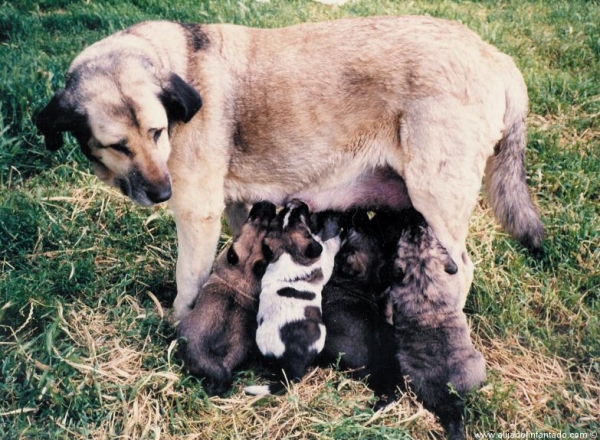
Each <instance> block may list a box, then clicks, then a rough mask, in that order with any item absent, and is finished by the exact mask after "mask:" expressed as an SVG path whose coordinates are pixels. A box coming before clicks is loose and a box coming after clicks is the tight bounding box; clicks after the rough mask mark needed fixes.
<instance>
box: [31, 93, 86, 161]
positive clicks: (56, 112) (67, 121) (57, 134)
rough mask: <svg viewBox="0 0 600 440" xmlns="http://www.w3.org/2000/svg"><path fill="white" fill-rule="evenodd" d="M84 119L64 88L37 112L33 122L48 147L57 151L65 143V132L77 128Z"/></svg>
mask: <svg viewBox="0 0 600 440" xmlns="http://www.w3.org/2000/svg"><path fill="white" fill-rule="evenodd" d="M82 119H83V117H82V116H81V115H78V114H77V113H76V112H75V108H74V107H73V105H72V104H71V103H69V100H68V99H67V98H66V94H65V91H64V90H62V91H60V92H57V93H56V94H55V95H54V97H53V98H52V99H51V100H50V102H49V103H48V105H46V107H44V108H43V109H41V110H39V111H38V112H36V114H35V116H34V117H33V122H34V124H35V126H36V127H37V129H38V130H39V131H40V132H41V133H42V135H43V136H44V140H45V141H46V147H47V148H48V149H49V150H51V151H56V150H58V149H59V148H60V147H62V145H63V133H64V132H65V131H74V130H76V129H77V125H78V124H80V123H81V122H82Z"/></svg>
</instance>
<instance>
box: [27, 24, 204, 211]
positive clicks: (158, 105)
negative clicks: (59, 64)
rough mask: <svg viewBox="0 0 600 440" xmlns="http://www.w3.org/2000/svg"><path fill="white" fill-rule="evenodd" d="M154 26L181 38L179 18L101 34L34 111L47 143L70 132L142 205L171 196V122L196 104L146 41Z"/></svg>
mask: <svg viewBox="0 0 600 440" xmlns="http://www.w3.org/2000/svg"><path fill="white" fill-rule="evenodd" d="M153 27H154V28H157V29H154V31H155V32H156V33H157V34H159V35H161V38H164V41H168V40H169V35H165V33H170V34H173V35H172V36H173V38H174V39H177V38H179V39H184V38H185V36H184V30H183V28H182V27H181V26H179V27H177V25H174V24H170V23H160V22H157V23H146V24H143V25H138V26H137V27H134V28H131V29H128V30H126V31H123V32H120V33H117V34H115V35H113V36H111V37H108V38H106V39H104V40H101V41H100V42H98V43H96V44H94V45H92V46H90V47H88V48H87V49H85V50H84V51H83V52H82V53H81V54H80V55H79V56H78V57H77V58H76V59H75V60H74V61H73V63H72V64H71V67H70V69H69V71H68V73H67V81H66V86H65V88H64V90H60V91H59V92H57V93H56V94H55V95H54V97H53V98H52V100H51V101H50V102H49V103H48V105H47V106H46V107H45V108H43V109H42V110H40V111H39V112H38V113H37V114H36V116H35V124H36V126H37V127H38V129H39V130H40V131H41V132H42V134H43V135H44V138H45V141H46V146H47V147H48V148H49V149H51V150H57V149H58V148H60V147H61V146H62V144H63V133H64V132H67V131H68V132H71V133H72V134H73V135H74V136H75V138H76V139H77V141H78V142H79V144H80V145H81V148H82V150H83V153H84V154H85V155H86V156H87V157H88V158H89V159H90V160H91V161H92V163H93V166H94V170H95V172H96V175H97V176H98V177H99V178H100V179H101V180H102V181H104V182H106V183H108V184H110V185H112V186H116V187H118V188H120V189H121V191H122V192H123V193H124V194H125V195H127V196H128V197H130V198H132V199H133V200H134V201H136V202H137V203H139V204H141V205H152V204H154V203H160V202H164V201H165V200H168V199H169V198H170V197H171V176H170V174H169V170H168V168H167V160H168V158H169V154H170V151H171V145H170V142H169V126H170V125H172V124H174V123H176V122H188V121H189V120H190V119H191V118H192V117H193V116H194V115H195V114H196V112H197V111H198V110H199V109H200V107H201V106H202V100H201V98H200V94H199V93H198V91H197V90H196V89H194V88H193V87H192V86H191V85H189V84H188V83H186V82H185V81H184V80H183V79H182V78H181V77H180V76H178V75H177V74H176V73H173V72H172V71H171V68H172V66H171V65H169V66H165V65H164V62H163V58H162V57H161V56H162V55H163V53H161V52H160V51H159V50H158V49H157V48H156V47H152V45H151V44H149V38H150V37H149V34H150V32H149V31H152V28H153ZM174 46H177V45H176V44H174ZM181 46H183V47H184V48H185V46H186V45H185V41H183V44H181ZM157 50H158V51H159V53H158V54H157V53H156V52H157ZM182 57H185V55H184V54H183V53H182V54H180V59H183V58H182Z"/></svg>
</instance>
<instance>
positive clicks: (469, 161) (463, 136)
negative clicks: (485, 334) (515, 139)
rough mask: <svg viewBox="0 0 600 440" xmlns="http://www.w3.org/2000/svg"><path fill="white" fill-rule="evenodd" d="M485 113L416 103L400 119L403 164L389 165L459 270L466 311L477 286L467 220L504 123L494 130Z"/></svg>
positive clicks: (456, 104)
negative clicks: (467, 242)
mask: <svg viewBox="0 0 600 440" xmlns="http://www.w3.org/2000/svg"><path fill="white" fill-rule="evenodd" d="M446 100H448V101H449V102H445V101H446ZM448 109H455V111H454V112H452V111H448ZM484 111H485V108H484V106H479V105H468V106H467V105H463V104H462V103H461V102H460V101H459V100H457V99H455V98H453V97H447V98H445V99H437V100H434V99H424V100H421V101H418V102H417V103H416V104H414V106H413V108H411V110H410V111H408V112H407V113H406V114H405V115H403V118H402V119H401V125H400V140H401V153H400V154H399V155H398V158H399V159H401V160H402V162H401V163H397V164H391V165H392V166H393V167H394V168H396V170H397V171H398V172H399V173H400V174H401V175H402V177H403V178H404V180H405V182H406V186H407V189H408V194H409V196H410V199H411V201H412V203H413V206H414V207H415V209H417V210H418V211H419V212H420V213H421V214H423V216H424V217H425V219H426V220H427V223H428V224H429V225H430V226H431V228H432V229H433V231H434V232H435V234H436V235H437V237H438V239H439V240H440V241H441V243H442V244H443V245H444V246H445V247H446V249H447V250H448V253H449V254H450V256H451V257H452V258H453V259H454V261H455V262H456V264H457V265H458V274H459V276H458V277H457V281H458V282H460V283H461V292H462V300H463V301H462V304H463V305H464V301H465V300H466V296H467V293H468V291H469V287H470V285H471V282H472V281H473V263H472V262H471V259H470V258H469V256H468V253H467V250H466V239H467V234H468V230H469V220H470V217H471V214H472V212H473V209H474V208H475V205H476V203H477V198H478V195H479V191H480V188H481V181H482V179H483V174H484V169H485V165H486V160H487V158H488V157H489V156H490V155H491V154H493V150H494V145H495V144H496V142H497V141H498V139H499V138H500V136H501V129H502V119H501V117H500V116H499V122H498V123H497V124H495V125H493V124H491V123H490V122H489V118H488V119H486V118H485V117H484V116H482V114H483V113H484Z"/></svg>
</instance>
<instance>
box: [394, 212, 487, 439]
mask: <svg viewBox="0 0 600 440" xmlns="http://www.w3.org/2000/svg"><path fill="white" fill-rule="evenodd" d="M403 220H404V222H405V225H404V228H403V230H402V233H401V235H400V239H399V241H398V248H397V255H396V258H395V260H394V263H393V282H392V285H391V286H390V288H389V294H390V298H391V300H392V303H393V320H394V326H395V331H396V343H397V357H398V361H399V363H400V368H401V370H402V374H404V375H405V376H408V379H409V382H410V387H411V388H412V389H413V391H414V392H415V394H416V395H417V396H418V397H419V398H420V399H421V400H422V401H423V403H424V405H425V407H426V408H428V409H429V410H431V411H432V412H433V413H434V414H436V415H437V416H438V417H439V419H440V422H441V424H442V426H443V427H444V428H445V429H446V432H447V434H448V437H449V438H451V439H464V438H465V437H466V433H465V430H464V422H463V416H462V413H463V409H464V403H463V399H462V398H463V397H464V396H465V394H466V393H467V392H468V391H469V390H471V389H474V388H476V387H479V386H480V385H481V384H482V383H483V382H484V381H485V379H486V372H485V360H484V358H483V356H482V355H481V353H480V352H479V351H477V350H476V349H475V347H474V346H473V343H472V341H471V337H470V332H469V325H468V322H467V319H466V316H465V314H464V313H463V312H462V298H461V290H460V283H459V282H458V281H457V280H456V279H455V278H456V277H455V276H454V274H456V272H457V266H456V263H455V262H454V261H453V259H452V258H451V257H450V255H449V254H448V252H447V251H446V249H445V248H444V247H443V246H442V244H441V243H440V242H439V240H438V239H437V237H436V236H435V234H434V233H433V231H432V229H431V228H430V227H429V226H428V225H427V223H426V222H425V220H424V219H423V217H422V216H421V214H419V213H418V212H417V211H414V210H412V209H411V210H409V211H407V212H405V213H404V216H403Z"/></svg>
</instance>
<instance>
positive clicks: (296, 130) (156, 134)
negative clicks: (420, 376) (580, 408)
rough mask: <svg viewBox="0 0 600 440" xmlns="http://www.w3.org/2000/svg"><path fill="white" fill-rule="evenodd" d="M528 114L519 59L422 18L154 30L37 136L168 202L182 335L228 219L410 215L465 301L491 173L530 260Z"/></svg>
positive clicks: (91, 51) (43, 118) (133, 33)
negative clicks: (262, 213)
mask: <svg viewBox="0 0 600 440" xmlns="http://www.w3.org/2000/svg"><path fill="white" fill-rule="evenodd" d="M201 97H202V98H201ZM201 107H202V109H201V110H200V108H201ZM526 113H527V90H526V87H525V84H524V82H523V78H522V76H521V74H520V73H519V70H518V69H517V68H516V67H515V64H514V63H513V61H512V60H511V59H510V58H509V57H508V56H506V55H504V54H502V53H500V52H498V51H497V50H496V49H495V48H493V47H492V46H490V45H488V44H486V43H485V42H483V41H482V40H481V39H480V38H479V37H478V36H477V35H475V34H474V33H473V32H471V31H470V30H469V29H467V28H466V27H464V26H462V25H460V24H457V23H453V22H449V21H445V20H439V19H434V18H429V17H415V16H407V17H379V18H357V19H349V20H338V21H332V22H326V23H311V24H301V25H297V26H291V27H287V28H282V29H272V30H267V29H252V28H247V27H242V26H233V25H222V24H220V25H181V24H176V23H170V22H145V23H140V24H138V25H136V26H134V27H132V28H130V29H127V30H125V31H122V32H119V33H117V34H115V35H112V36H110V37H108V38H106V39H104V40H102V41H100V42H98V43H96V44H94V45H92V46H90V47H88V48H87V49H85V50H84V51H83V52H82V53H81V54H80V55H79V56H78V57H77V58H76V59H75V60H74V61H73V63H72V65H71V67H70V69H69V72H68V75H67V82H66V87H65V89H64V90H61V91H59V92H57V93H56V95H55V96H54V98H53V99H52V100H51V101H50V103H49V104H48V105H47V107H45V108H44V109H43V110H42V111H41V112H39V113H38V114H37V116H36V124H37V126H38V128H39V129H40V130H41V132H42V133H43V134H44V136H45V138H46V143H47V145H48V147H50V148H52V149H56V148H58V147H60V145H61V144H62V133H63V132H65V131H70V132H72V133H73V134H74V135H75V137H76V138H77V140H78V141H79V143H80V144H81V146H82V148H83V151H84V152H85V154H86V155H87V156H88V157H89V158H90V159H91V160H92V162H93V164H94V168H95V170H96V173H97V175H98V176H99V177H100V179H102V180H103V181H105V182H107V183H109V184H111V185H115V186H117V187H119V188H121V190H122V191H123V192H124V193H125V194H126V195H128V196H130V197H131V198H132V199H133V200H135V201H136V202H138V203H140V204H142V205H151V204H153V203H158V202H163V201H165V200H167V199H170V204H171V206H172V208H173V210H174V212H175V220H176V223H177V234H178V239H179V258H178V262H177V288H178V295H177V298H176V300H175V304H174V308H175V311H176V315H177V316H179V317H181V316H183V315H184V314H185V312H186V311H187V310H188V308H189V307H190V306H191V305H192V304H193V302H194V299H195V297H196V295H197V293H198V286H200V285H201V284H202V283H203V282H204V281H205V280H206V278H207V276H208V273H209V270H210V267H211V263H212V261H213V258H214V253H215V252H214V251H215V249H216V246H217V241H218V238H219V231H220V227H221V223H220V218H221V214H222V213H223V210H224V208H226V214H228V217H229V219H230V221H231V222H232V223H233V225H234V227H239V225H240V224H241V222H242V221H243V220H244V219H245V218H246V209H245V206H246V205H245V204H246V203H253V202H255V201H258V200H270V201H272V202H274V203H277V204H282V203H283V202H284V201H286V200H289V199H291V198H294V197H300V198H302V199H303V200H305V201H306V202H307V203H308V204H309V206H310V208H311V210H321V209H325V208H336V209H346V208H348V207H350V206H361V207H376V206H383V205H391V206H395V207H400V208H401V207H406V206H407V205H410V204H411V203H412V205H414V207H415V208H416V209H417V210H418V211H420V212H421V213H422V214H423V215H424V216H425V218H426V219H427V222H428V223H429V224H430V225H431V227H432V228H433V230H434V231H435V233H436V235H437V236H438V237H439V239H440V240H441V241H442V243H444V245H445V246H446V247H447V249H448V250H449V252H450V254H451V255H452V257H453V259H454V260H455V261H456V262H457V263H458V264H459V271H460V274H461V276H459V277H457V279H460V282H461V290H462V292H463V294H464V295H466V293H467V291H468V288H469V285H470V283H471V281H472V273H473V269H472V263H471V261H470V259H469V257H468V256H467V253H466V246H465V241H466V236H467V232H468V224H469V218H470V216H471V213H472V211H473V208H474V206H475V203H476V201H477V196H478V193H479V190H480V186H481V181H482V178H483V175H484V171H485V172H486V174H487V179H486V180H487V189H488V195H489V198H490V202H491V205H492V206H493V208H494V212H495V214H496V216H497V218H498V219H499V221H500V222H501V223H502V225H503V226H504V227H505V228H506V229H507V230H508V231H509V232H510V233H511V234H512V235H513V236H515V237H517V238H518V239H519V240H520V241H521V242H522V243H523V244H525V245H526V246H527V247H529V248H530V249H533V250H535V249H538V248H539V247H540V245H541V242H542V240H543V236H544V230H543V226H542V224H541V222H540V220H539V217H538V214H537V212H536V209H535V207H534V205H533V203H532V201H531V198H530V196H529V193H528V190H527V186H526V182H525V168H524V152H525V144H526V132H525V116H526ZM400 176H401V177H400Z"/></svg>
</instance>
